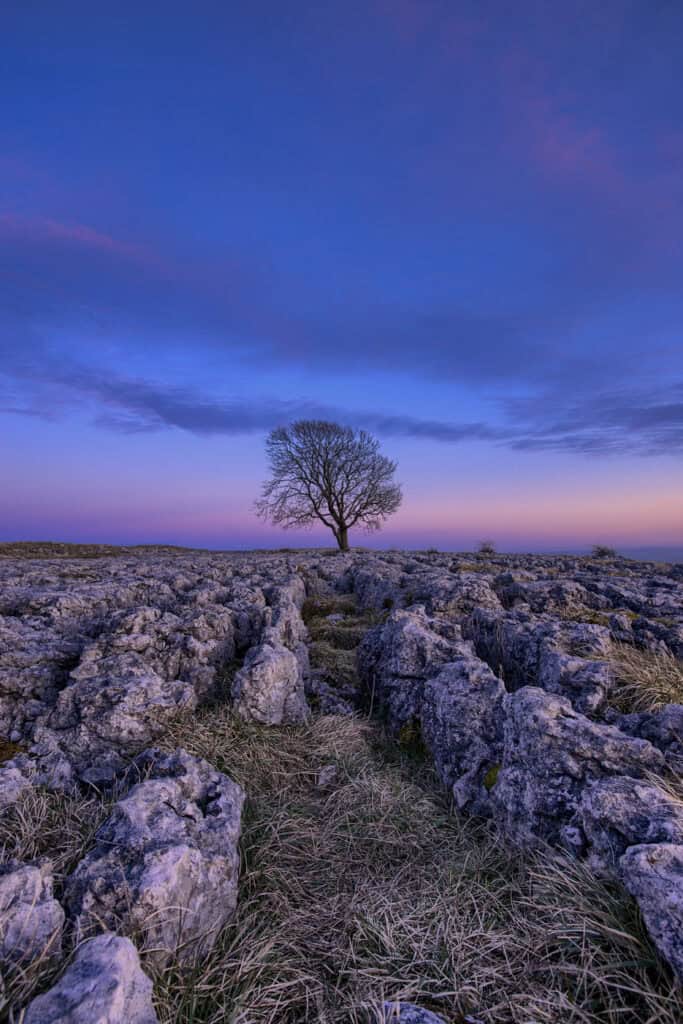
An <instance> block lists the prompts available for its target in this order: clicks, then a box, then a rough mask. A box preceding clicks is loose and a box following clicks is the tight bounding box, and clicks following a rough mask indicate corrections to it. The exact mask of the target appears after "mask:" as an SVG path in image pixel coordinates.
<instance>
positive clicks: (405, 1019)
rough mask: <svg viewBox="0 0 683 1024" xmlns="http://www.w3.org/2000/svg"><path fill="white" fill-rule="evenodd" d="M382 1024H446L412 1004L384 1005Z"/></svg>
mask: <svg viewBox="0 0 683 1024" xmlns="http://www.w3.org/2000/svg"><path fill="white" fill-rule="evenodd" d="M383 1020H384V1024H446V1022H445V1020H444V1018H443V1017H439V1016H438V1014H436V1013H432V1011H431V1010H425V1009H423V1008H422V1007H421V1006H415V1004H414V1003H385V1004H384V1017H383Z"/></svg>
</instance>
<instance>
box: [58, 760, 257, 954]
mask: <svg viewBox="0 0 683 1024" xmlns="http://www.w3.org/2000/svg"><path fill="white" fill-rule="evenodd" d="M136 770H137V771H139V772H140V773H142V774H147V777H146V778H145V781H143V782H140V783H138V784H137V785H135V786H133V788H132V789H131V790H130V792H129V793H128V795H127V796H126V797H125V798H124V799H123V800H120V801H119V802H118V803H117V804H116V805H115V807H114V810H113V812H112V814H111V816H110V817H109V818H108V819H107V821H106V822H105V823H104V825H103V826H102V827H101V828H100V829H99V830H98V832H97V836H96V844H95V847H94V849H92V850H91V851H90V853H88V854H87V856H86V857H85V858H84V859H83V860H82V861H81V862H80V864H79V865H78V867H77V868H76V870H75V871H74V872H73V874H72V875H70V876H69V878H68V879H67V882H66V886H65V899H66V904H67V907H68V910H69V913H70V914H71V915H72V916H73V917H74V920H75V925H76V930H77V933H78V934H79V935H87V934H88V933H89V932H91V931H93V930H97V929H98V928H102V927H106V928H110V929H116V930H125V931H128V932H132V933H135V934H140V935H141V936H142V937H143V940H144V944H145V949H147V950H150V951H151V952H150V955H153V956H154V957H155V959H156V960H157V961H159V962H160V963H164V962H166V961H167V960H168V958H169V957H170V956H175V957H177V958H179V959H188V958H193V957H195V956H197V955H200V954H201V953H203V952H206V950H208V949H210V948H211V946H212V945H213V943H214V941H215V939H216V936H217V934H218V932H219V931H220V929H221V928H222V927H223V926H224V925H225V923H226V922H227V921H228V920H229V918H230V917H231V915H232V913H233V911H234V909H235V905H236V901H237V877H238V871H239V853H238V850H237V843H238V839H239V835H240V816H241V811H242V804H243V802H244V792H243V790H242V789H241V788H240V786H238V785H237V784H236V783H234V782H233V781H232V780H231V779H230V778H228V776H227V775H223V774H222V773H221V772H217V771H215V770H214V769H213V768H212V767H211V765H209V764H207V762H206V761H202V760H200V759H199V758H195V757H191V756H190V755H189V754H187V753H186V752H185V751H183V750H177V751H175V752H174V753H173V754H161V753H160V752H159V751H155V750H151V751H147V752H145V754H143V755H141V756H140V757H139V758H138V759H137V761H136Z"/></svg>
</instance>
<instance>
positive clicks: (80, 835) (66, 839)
mask: <svg viewBox="0 0 683 1024" xmlns="http://www.w3.org/2000/svg"><path fill="white" fill-rule="evenodd" d="M112 802H113V798H112V799H111V800H107V801H105V800H103V799H101V798H100V797H97V796H92V797H77V796H67V795H65V794H62V793H47V792H45V791H43V790H29V791H28V792H26V793H25V794H23V795H22V797H21V798H20V799H19V800H18V802H17V803H16V804H14V805H12V806H11V807H10V808H8V809H7V810H6V811H4V812H3V814H1V815H0V861H7V860H12V859H16V860H19V861H32V860H40V859H43V858H48V859H49V860H50V861H51V862H52V867H53V871H54V882H55V885H54V893H55V896H56V897H57V899H59V898H60V896H61V894H62V889H63V885H64V879H65V878H66V876H67V875H68V874H69V873H70V872H71V871H73V870H74V868H75V867H76V865H77V864H78V862H79V860H81V858H82V857H83V856H84V854H85V853H86V852H87V850H88V849H89V847H90V846H91V844H92V841H93V837H94V835H95V832H96V831H97V829H98V828H99V826H100V824H101V823H102V822H103V821H104V819H105V817H106V816H107V814H108V813H109V808H110V806H111V803H112ZM57 966H58V965H57V964H56V963H55V962H54V960H53V958H52V956H51V949H50V948H47V949H46V950H45V951H44V952H43V954H42V955H41V956H40V957H38V959H37V960H34V961H32V962H31V963H30V964H29V965H27V966H24V967H21V966H17V967H15V968H13V969H11V970H8V971H6V972H5V975H4V991H3V985H1V984H0V1020H5V1019H6V1015H8V1014H9V1018H8V1019H9V1020H10V1021H13V1020H14V1019H15V1018H14V1017H13V1015H12V1012H13V1008H14V1009H16V1008H17V1007H21V1006H24V1005H25V1004H26V1003H27V1002H28V1001H29V1000H30V999H31V998H32V996H33V995H35V994H37V992H38V991H39V990H41V989H44V988H46V987H47V986H49V985H50V984H51V983H52V981H53V980H54V978H55V975H56V973H57Z"/></svg>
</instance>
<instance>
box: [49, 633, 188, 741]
mask: <svg viewBox="0 0 683 1024" xmlns="http://www.w3.org/2000/svg"><path fill="white" fill-rule="evenodd" d="M197 703H198V701H197V694H196V691H195V689H194V687H193V686H192V684H190V683H187V682H183V681H182V680H179V679H172V680H166V679H163V678H162V677H161V676H160V675H158V674H157V673H156V672H155V671H154V670H153V669H151V668H150V667H149V665H148V664H147V662H146V661H145V659H144V657H143V656H142V655H141V654H139V653H136V652H133V651H126V652H125V653H123V654H112V655H109V656H108V657H105V658H101V659H97V660H86V661H84V662H83V663H82V664H81V665H79V666H78V668H77V669H74V671H73V672H72V673H71V683H70V685H69V686H67V687H66V688H65V689H64V690H62V692H61V693H60V695H59V698H58V700H57V702H56V704H55V707H54V709H53V711H52V712H51V713H50V715H49V716H48V718H47V719H46V721H45V723H44V725H45V727H46V729H47V730H48V731H49V732H52V733H53V734H57V736H58V740H59V744H60V746H61V748H62V749H63V750H64V751H66V752H68V754H69V756H70V757H72V758H75V759H78V760H82V759H83V758H87V759H88V760H90V761H92V760H95V759H96V755H98V754H100V753H102V752H106V751H110V750H115V751H117V752H119V753H128V752H134V751H136V750H139V749H140V747H142V746H144V745H145V744H146V743H150V742H152V741H153V740H155V739H156V738H157V737H158V736H160V735H161V734H162V733H163V732H164V730H165V728H166V726H167V723H168V722H169V721H170V720H171V719H172V718H173V717H174V716H176V715H177V714H178V713H179V712H180V711H182V710H193V709H194V708H196V706H197ZM36 737H37V738H39V739H41V740H44V739H45V738H46V736H45V732H43V731H42V730H40V731H38V732H37V733H36Z"/></svg>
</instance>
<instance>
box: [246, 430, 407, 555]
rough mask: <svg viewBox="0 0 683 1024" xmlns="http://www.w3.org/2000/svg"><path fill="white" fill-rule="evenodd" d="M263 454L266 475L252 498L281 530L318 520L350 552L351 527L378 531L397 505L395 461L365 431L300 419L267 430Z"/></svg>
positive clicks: (398, 500) (398, 491) (307, 524)
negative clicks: (258, 491)
mask: <svg viewBox="0 0 683 1024" xmlns="http://www.w3.org/2000/svg"><path fill="white" fill-rule="evenodd" d="M266 454H267V457H268V464H269V468H270V478H269V479H268V480H267V481H266V482H265V484H264V485H263V491H262V495H261V497H260V499H259V500H258V501H257V502H256V511H257V513H258V515H259V516H261V518H262V519H268V520H270V521H271V522H273V523H277V524H279V525H280V526H283V527H284V528H285V529H291V528H293V527H296V526H309V525H310V524H311V523H313V522H315V520H316V519H319V520H320V522H321V523H324V524H325V526H327V527H329V528H330V530H332V533H333V534H334V538H335V540H336V541H337V544H338V545H339V550H340V551H348V550H349V530H350V529H351V527H352V526H356V525H357V524H360V525H361V526H363V527H364V528H365V529H366V530H378V529H379V528H380V526H381V524H382V521H383V520H384V519H386V518H387V516H390V515H391V514H392V513H393V512H395V511H396V509H397V508H398V507H399V505H400V504H401V497H402V495H401V488H400V487H399V485H398V484H397V483H395V482H394V479H393V476H394V473H395V471H396V463H395V462H392V461H391V459H388V458H387V457H386V456H385V455H381V454H380V451H379V441H378V440H377V439H376V438H374V437H372V435H371V434H368V433H366V431H365V430H352V429H351V427H342V426H340V425H339V424H338V423H327V422H325V421H324V420H299V421H298V422H297V423H293V424H292V425H291V426H289V427H277V428H276V429H275V430H272V431H271V432H270V434H269V435H268V439H267V441H266Z"/></svg>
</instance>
